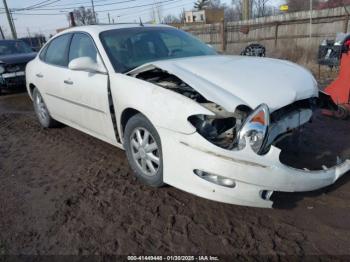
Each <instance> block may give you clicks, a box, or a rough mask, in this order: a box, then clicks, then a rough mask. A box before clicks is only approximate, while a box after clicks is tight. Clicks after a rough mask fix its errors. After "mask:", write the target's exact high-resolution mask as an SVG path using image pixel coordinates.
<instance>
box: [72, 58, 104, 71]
mask: <svg viewBox="0 0 350 262" xmlns="http://www.w3.org/2000/svg"><path fill="white" fill-rule="evenodd" d="M68 68H69V69H71V70H76V71H88V72H91V73H101V74H106V73H107V71H106V69H105V68H104V66H102V65H101V64H99V63H97V62H95V61H94V60H92V59H91V57H87V56H84V57H79V58H76V59H73V60H72V61H70V63H69V65H68Z"/></svg>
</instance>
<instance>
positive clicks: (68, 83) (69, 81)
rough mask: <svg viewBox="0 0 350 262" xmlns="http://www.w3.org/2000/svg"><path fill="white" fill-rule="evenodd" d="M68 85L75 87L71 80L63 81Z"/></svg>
mask: <svg viewBox="0 0 350 262" xmlns="http://www.w3.org/2000/svg"><path fill="white" fill-rule="evenodd" d="M63 82H64V83H65V84H66V85H73V81H71V80H64V81H63Z"/></svg>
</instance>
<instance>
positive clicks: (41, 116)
mask: <svg viewBox="0 0 350 262" xmlns="http://www.w3.org/2000/svg"><path fill="white" fill-rule="evenodd" d="M33 105H34V111H35V114H36V116H37V118H38V120H39V122H40V124H41V125H42V126H43V127H45V128H50V127H56V126H57V125H58V122H57V121H56V120H54V119H53V118H52V117H51V116H50V113H49V111H48V110H47V107H46V104H45V102H44V100H43V97H42V96H41V94H40V92H39V90H38V89H37V88H35V89H34V91H33Z"/></svg>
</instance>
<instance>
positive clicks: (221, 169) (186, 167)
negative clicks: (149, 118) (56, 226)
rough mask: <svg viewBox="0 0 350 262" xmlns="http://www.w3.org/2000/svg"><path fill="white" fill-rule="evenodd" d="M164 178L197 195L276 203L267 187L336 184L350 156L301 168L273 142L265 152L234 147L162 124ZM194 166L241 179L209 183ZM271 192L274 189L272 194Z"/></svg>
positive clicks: (292, 188) (247, 202)
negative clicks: (334, 163)
mask: <svg viewBox="0 0 350 262" xmlns="http://www.w3.org/2000/svg"><path fill="white" fill-rule="evenodd" d="M158 131H159V133H160V137H161V141H162V149H163V159H164V182H165V183H168V184H170V185H172V186H174V187H177V188H179V189H182V190H184V191H187V192H189V193H193V194H195V195H198V196H201V197H204V198H207V199H211V200H215V201H219V202H225V203H230V204H238V205H245V206H254V207H272V204H273V202H272V201H271V200H269V197H267V198H266V197H264V192H270V193H272V192H273V191H283V192H299V191H312V190H317V189H320V188H323V187H326V186H329V185H331V184H333V183H334V182H335V181H337V180H338V179H339V178H340V177H341V176H342V175H344V174H345V173H346V172H348V171H349V170H350V160H346V161H345V162H343V163H342V164H339V165H337V166H334V167H332V168H328V169H325V170H319V171H308V170H301V169H295V168H292V167H289V166H286V165H284V164H282V163H281V162H280V160H279V155H280V152H281V150H280V149H278V148H276V147H273V146H272V147H271V149H270V151H269V152H268V153H267V154H266V155H263V156H260V155H257V154H256V153H254V152H253V151H252V150H251V149H250V147H246V148H245V149H243V150H241V151H229V150H224V149H221V148H219V147H217V146H215V145H212V144H211V143H209V142H208V141H206V140H205V139H204V138H202V137H201V136H200V135H199V134H197V133H194V134H191V135H183V134H179V133H176V132H173V131H169V130H166V129H159V130H158ZM194 170H201V171H204V172H208V173H212V174H216V175H219V176H222V177H226V178H230V179H232V180H234V181H235V184H236V186H235V187H234V188H228V187H224V186H220V185H217V184H215V183H212V182H209V181H207V180H204V179H202V178H200V177H199V176H197V175H195V173H194ZM268 195H270V194H268Z"/></svg>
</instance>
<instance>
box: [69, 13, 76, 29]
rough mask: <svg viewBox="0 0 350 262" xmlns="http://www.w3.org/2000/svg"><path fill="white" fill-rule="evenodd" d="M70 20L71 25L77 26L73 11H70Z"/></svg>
mask: <svg viewBox="0 0 350 262" xmlns="http://www.w3.org/2000/svg"><path fill="white" fill-rule="evenodd" d="M69 20H70V26H71V27H74V26H76V24H75V19H74V14H73V12H69Z"/></svg>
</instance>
